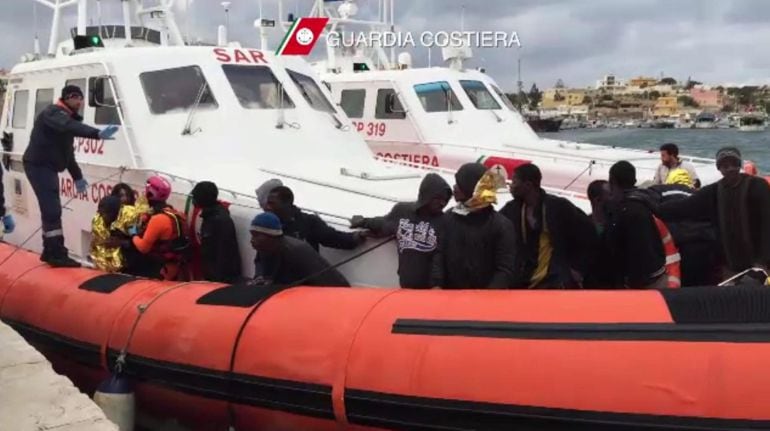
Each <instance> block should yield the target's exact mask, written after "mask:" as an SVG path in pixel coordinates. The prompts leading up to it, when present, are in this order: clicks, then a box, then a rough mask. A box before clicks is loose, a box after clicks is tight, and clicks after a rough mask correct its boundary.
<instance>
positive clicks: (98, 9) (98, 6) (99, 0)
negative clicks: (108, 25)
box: [96, 0, 103, 37]
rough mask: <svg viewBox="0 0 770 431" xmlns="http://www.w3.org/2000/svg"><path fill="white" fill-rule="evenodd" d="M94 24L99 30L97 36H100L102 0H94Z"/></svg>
mask: <svg viewBox="0 0 770 431" xmlns="http://www.w3.org/2000/svg"><path fill="white" fill-rule="evenodd" d="M96 25H97V27H98V29H99V30H98V31H99V37H103V36H102V0H96Z"/></svg>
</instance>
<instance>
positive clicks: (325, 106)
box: [287, 70, 337, 114]
mask: <svg viewBox="0 0 770 431" xmlns="http://www.w3.org/2000/svg"><path fill="white" fill-rule="evenodd" d="M287 72H289V76H290V77H291V80H292V81H294V83H295V84H297V87H298V88H299V92H300V93H302V97H304V98H305V100H306V101H307V103H309V104H310V106H311V107H312V108H313V109H315V110H317V111H323V112H328V113H330V114H336V113H337V111H336V110H335V109H334V106H332V104H331V102H329V99H327V98H326V96H325V95H324V93H323V92H322V91H321V88H320V87H319V86H318V84H316V82H315V80H314V79H313V78H311V77H309V76H307V75H303V74H301V73H297V72H294V71H291V70H287Z"/></svg>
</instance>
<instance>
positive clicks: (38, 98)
mask: <svg viewBox="0 0 770 431" xmlns="http://www.w3.org/2000/svg"><path fill="white" fill-rule="evenodd" d="M52 103H53V88H41V89H40V90H37V94H35V116H34V117H33V118H37V116H38V115H40V113H41V112H43V110H44V109H45V108H47V107H49V106H51V104H52Z"/></svg>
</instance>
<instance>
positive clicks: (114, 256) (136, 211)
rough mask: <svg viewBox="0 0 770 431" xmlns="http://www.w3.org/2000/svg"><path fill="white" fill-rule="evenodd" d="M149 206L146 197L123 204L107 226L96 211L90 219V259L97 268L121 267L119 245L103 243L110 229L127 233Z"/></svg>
mask: <svg viewBox="0 0 770 431" xmlns="http://www.w3.org/2000/svg"><path fill="white" fill-rule="evenodd" d="M149 210H150V207H149V205H148V203H147V199H145V198H144V197H140V198H139V199H137V201H136V204H135V205H123V206H122V207H120V213H118V218H117V219H116V220H115V221H114V222H113V223H112V225H110V226H107V224H106V223H105V222H104V219H103V218H102V216H101V214H99V213H97V214H96V215H95V216H94V218H93V220H92V221H91V260H92V261H93V262H94V265H96V267H97V268H99V269H101V270H102V271H106V272H118V271H120V270H121V269H123V267H124V265H125V261H124V259H123V253H121V251H120V247H107V246H105V245H103V244H104V242H105V241H107V240H108V239H109V238H110V236H111V235H110V231H112V230H117V231H120V232H122V233H123V234H125V235H127V236H128V235H129V230H130V229H131V228H132V227H136V226H137V225H138V224H139V220H140V218H141V216H142V214H145V213H147V212H148V211H149Z"/></svg>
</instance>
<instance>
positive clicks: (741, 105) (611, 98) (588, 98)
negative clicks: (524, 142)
mask: <svg viewBox="0 0 770 431" xmlns="http://www.w3.org/2000/svg"><path fill="white" fill-rule="evenodd" d="M508 97H509V98H510V99H511V101H512V102H513V103H514V104H515V105H517V106H519V107H520V109H521V110H522V111H523V112H524V113H525V114H526V115H527V118H528V121H529V123H530V125H531V126H532V127H533V129H535V130H536V131H539V132H554V131H558V130H568V129H575V128H605V127H606V128H621V127H631V128H639V127H648V128H683V129H687V128H694V129H720V128H722V129H724V128H737V129H739V130H742V131H762V130H765V128H766V123H767V112H768V111H770V86H766V85H765V86H734V85H725V84H721V85H719V84H718V85H709V84H704V83H702V82H699V81H696V80H694V79H691V78H687V79H684V80H677V79H675V78H672V77H664V76H661V77H659V78H654V77H647V76H638V77H635V78H629V79H622V78H620V77H618V76H615V75H613V74H608V75H605V76H603V77H602V78H600V79H598V80H597V82H596V84H595V85H593V86H589V87H570V86H568V85H567V84H566V83H565V82H564V81H562V80H561V79H559V80H558V81H557V82H556V83H555V84H554V85H553V87H550V88H547V89H545V90H540V89H539V88H538V86H537V84H533V85H532V87H531V88H530V90H529V92H524V91H520V92H519V93H518V94H516V93H513V94H509V95H508Z"/></svg>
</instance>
